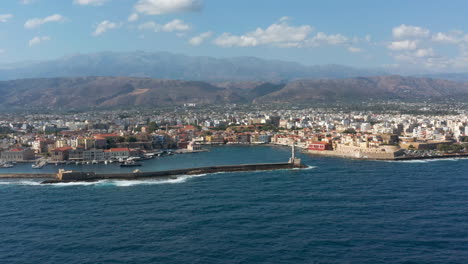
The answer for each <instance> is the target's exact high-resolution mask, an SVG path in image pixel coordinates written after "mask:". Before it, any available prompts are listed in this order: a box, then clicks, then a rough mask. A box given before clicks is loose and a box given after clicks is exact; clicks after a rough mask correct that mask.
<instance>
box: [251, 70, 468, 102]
mask: <svg viewBox="0 0 468 264" xmlns="http://www.w3.org/2000/svg"><path fill="white" fill-rule="evenodd" d="M467 95H468V84H467V83H459V82H453V81H447V80H437V79H430V78H414V77H402V76H377V77H368V78H364V77H361V78H353V79H337V80H298V81H293V82H290V83H289V84H288V85H286V86H285V87H284V88H283V89H281V90H279V91H276V92H273V93H270V94H267V95H265V96H262V97H259V98H257V99H255V102H284V101H289V102H308V101H337V100H340V101H354V100H365V99H376V100H388V99H401V100H425V99H429V98H431V99H449V98H453V99H454V100H457V99H460V100H461V99H462V98H466V96H467Z"/></svg>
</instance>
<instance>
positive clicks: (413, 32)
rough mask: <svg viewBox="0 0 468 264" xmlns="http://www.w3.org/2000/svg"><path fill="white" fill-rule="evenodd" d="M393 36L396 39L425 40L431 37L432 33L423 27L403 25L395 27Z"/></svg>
mask: <svg viewBox="0 0 468 264" xmlns="http://www.w3.org/2000/svg"><path fill="white" fill-rule="evenodd" d="M392 34H393V37H394V38H396V39H406V38H425V37H428V36H429V34H430V31H429V30H428V29H425V28H422V27H417V26H407V25H405V24H402V25H400V26H398V27H394V28H393V29H392Z"/></svg>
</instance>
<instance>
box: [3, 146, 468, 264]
mask: <svg viewBox="0 0 468 264" xmlns="http://www.w3.org/2000/svg"><path fill="white" fill-rule="evenodd" d="M289 154H290V151H289V149H287V148H281V147H270V146H260V147H249V146H227V147H216V148H213V149H211V152H207V153H199V154H187V155H175V156H170V157H164V158H160V159H155V160H151V161H148V162H146V163H145V166H144V167H142V169H144V170H154V169H161V170H163V169H171V168H184V167H192V166H205V165H214V164H216V165H221V164H241V163H257V162H280V161H285V160H287V158H288V157H289ZM301 158H302V159H303V162H304V163H305V164H307V165H309V166H311V167H310V168H309V169H305V170H281V171H269V172H245V173H221V174H212V175H196V176H191V177H188V176H184V177H180V178H179V179H176V180H167V181H155V180H148V181H101V182H97V183H74V184H57V185H49V186H44V185H39V184H38V181H35V180H0V263H372V264H374V263H468V173H467V172H468V160H455V159H454V160H439V161H412V162H378V161H359V160H348V159H337V158H322V157H313V156H308V155H304V154H303V155H301ZM29 167H30V165H29V166H26V165H18V166H17V167H15V168H14V171H16V172H30V168H29ZM69 168H72V169H77V168H79V167H78V166H70V167H69ZM90 168H93V170H98V171H101V172H105V171H118V170H120V168H119V167H117V166H116V165H112V166H110V165H108V166H105V165H94V167H84V170H89V169H90ZM56 169H57V168H56V167H55V166H49V167H46V168H44V170H43V171H55V170H56ZM0 172H4V170H2V171H0ZM34 172H37V171H34Z"/></svg>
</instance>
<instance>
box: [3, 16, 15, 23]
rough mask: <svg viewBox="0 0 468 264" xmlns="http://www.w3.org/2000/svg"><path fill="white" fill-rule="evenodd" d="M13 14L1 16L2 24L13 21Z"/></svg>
mask: <svg viewBox="0 0 468 264" xmlns="http://www.w3.org/2000/svg"><path fill="white" fill-rule="evenodd" d="M12 18H13V15H12V14H0V23H5V22H8V20H10V19H12Z"/></svg>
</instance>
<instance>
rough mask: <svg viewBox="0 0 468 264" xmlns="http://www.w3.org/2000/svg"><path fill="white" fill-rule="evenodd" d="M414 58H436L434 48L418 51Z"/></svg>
mask: <svg viewBox="0 0 468 264" xmlns="http://www.w3.org/2000/svg"><path fill="white" fill-rule="evenodd" d="M414 56H416V57H419V58H426V57H434V56H435V52H434V50H433V49H432V48H427V49H418V50H416V52H415V53H414Z"/></svg>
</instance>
